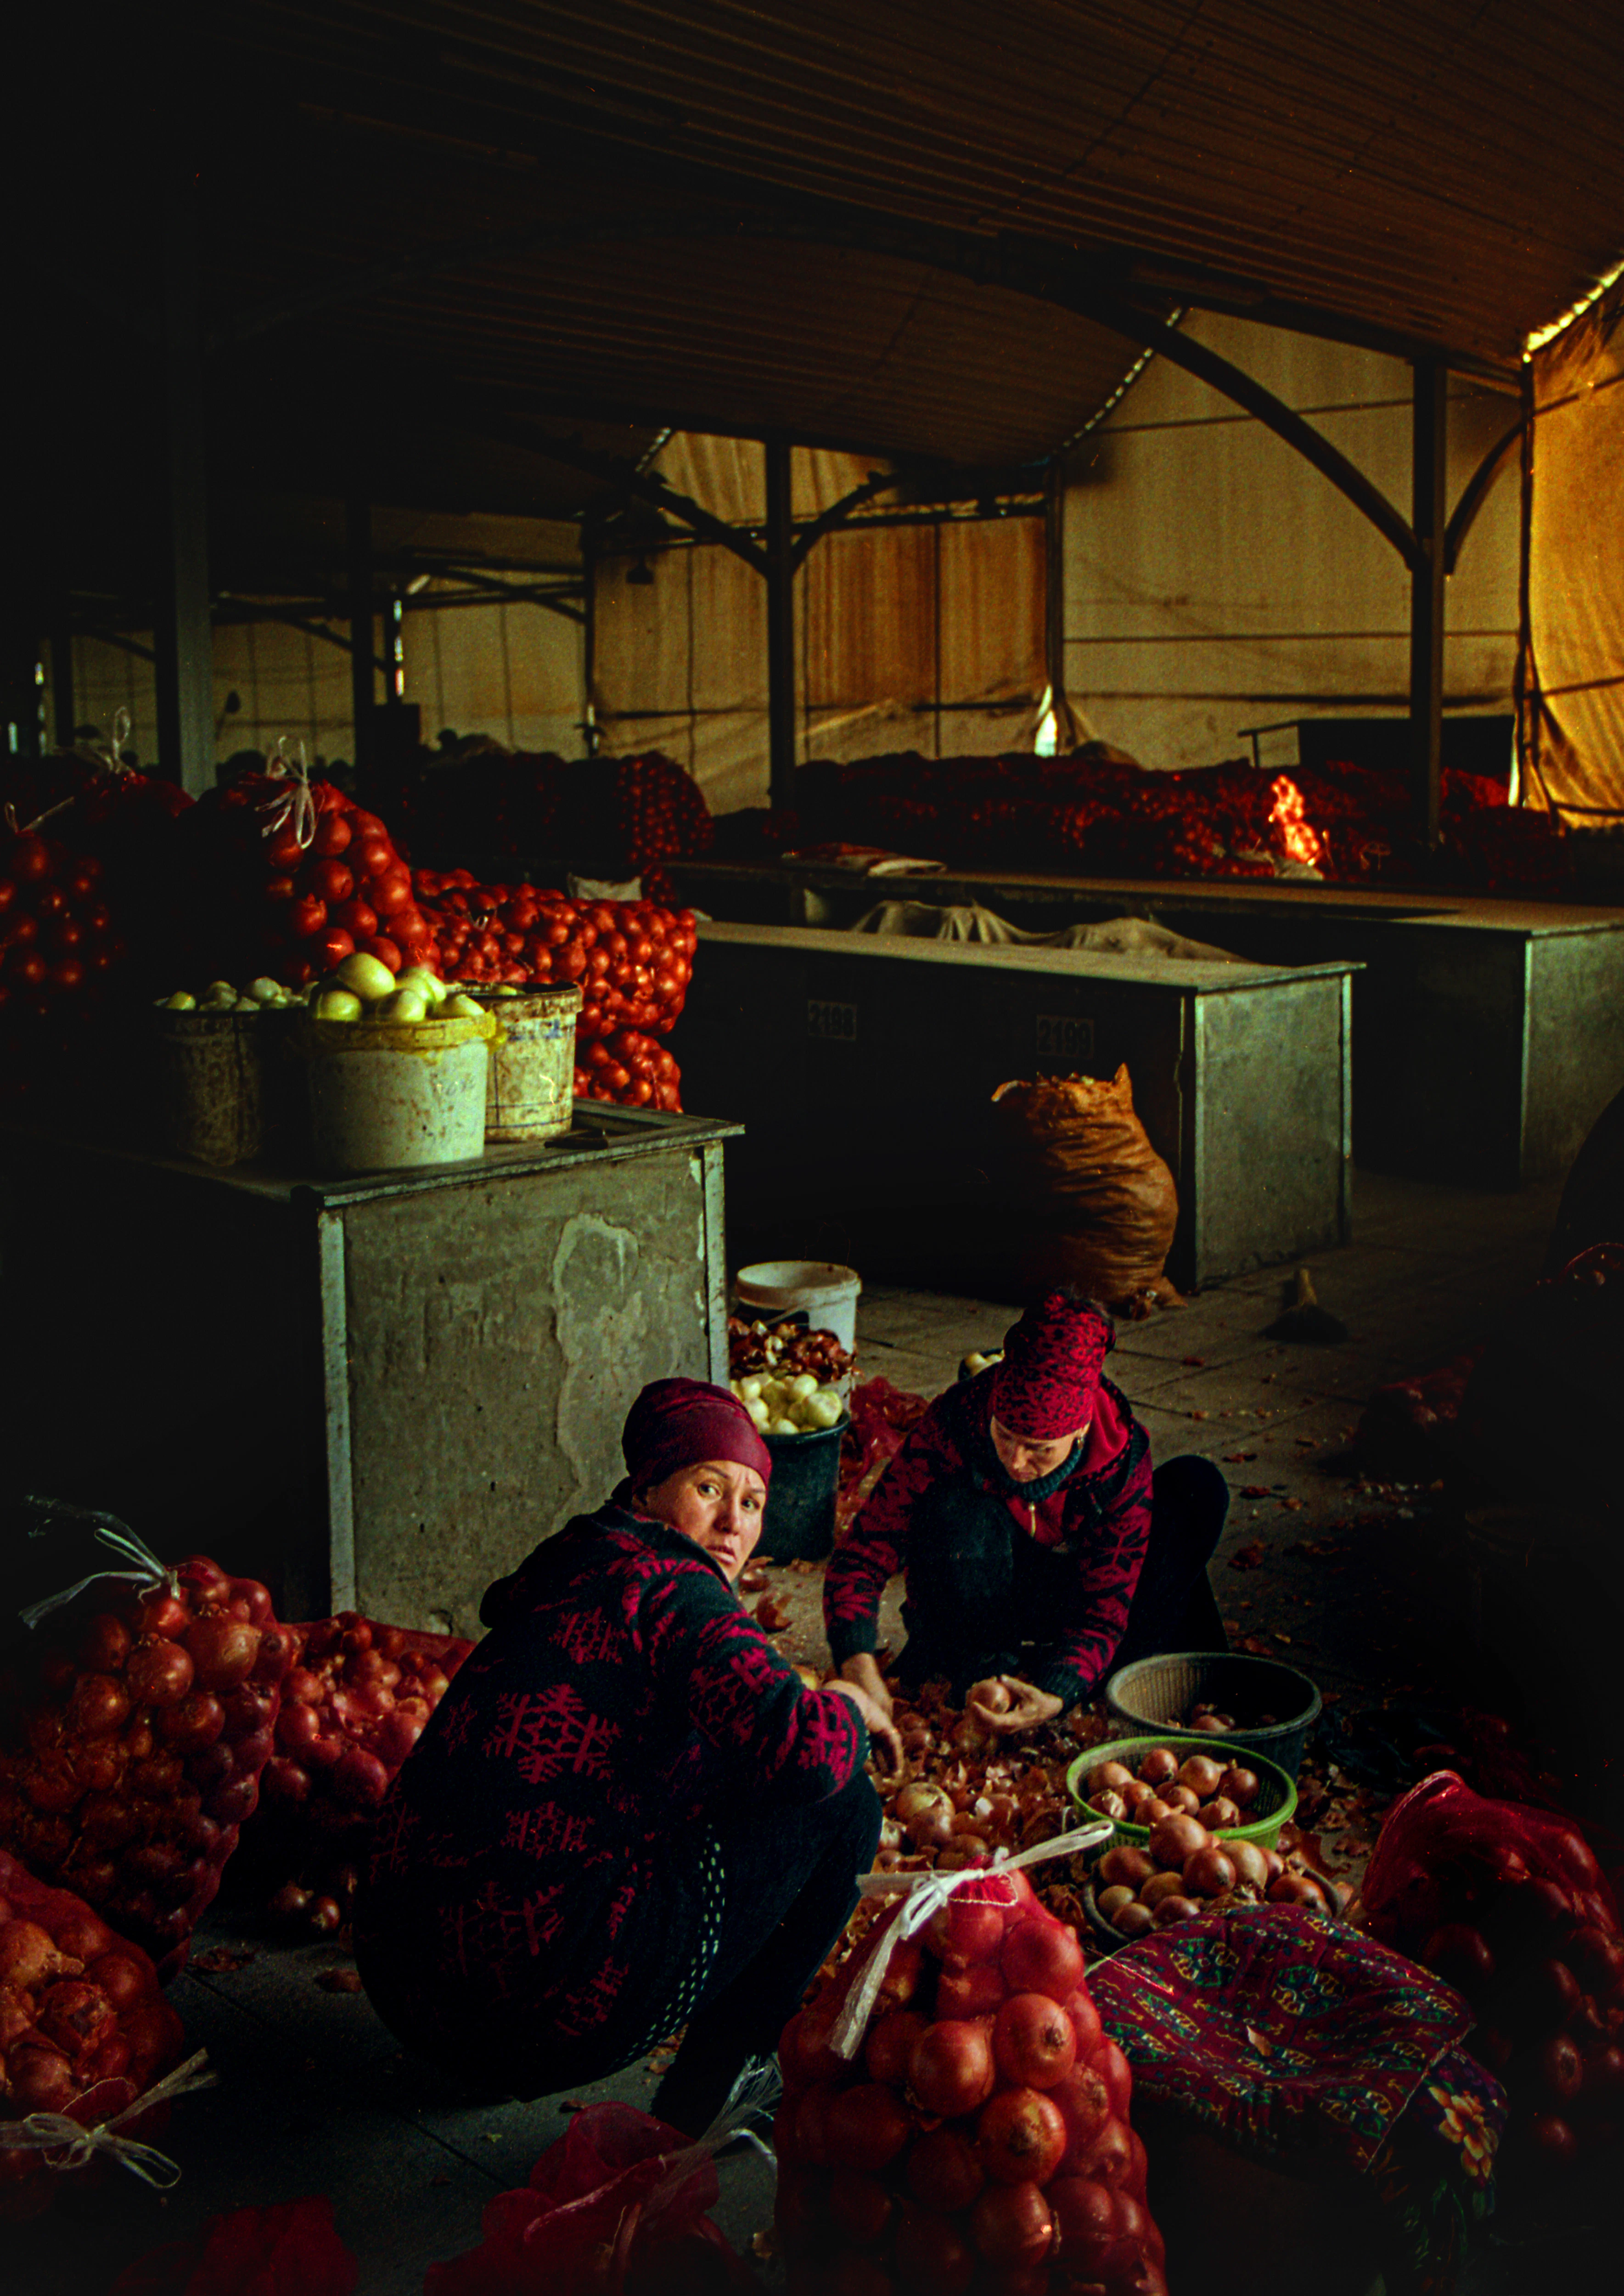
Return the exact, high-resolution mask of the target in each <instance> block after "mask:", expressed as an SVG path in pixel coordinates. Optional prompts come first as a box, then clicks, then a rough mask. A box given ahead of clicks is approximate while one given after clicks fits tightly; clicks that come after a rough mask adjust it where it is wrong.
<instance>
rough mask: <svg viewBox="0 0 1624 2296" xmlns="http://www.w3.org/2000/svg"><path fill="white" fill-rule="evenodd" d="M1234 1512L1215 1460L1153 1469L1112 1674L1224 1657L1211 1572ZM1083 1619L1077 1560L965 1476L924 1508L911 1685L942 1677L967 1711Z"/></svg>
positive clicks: (911, 1546) (904, 1668)
mask: <svg viewBox="0 0 1624 2296" xmlns="http://www.w3.org/2000/svg"><path fill="white" fill-rule="evenodd" d="M1228 1512H1229V1486H1228V1484H1227V1483H1226V1481H1225V1480H1224V1477H1223V1475H1222V1474H1221V1473H1220V1472H1219V1471H1218V1468H1217V1467H1215V1466H1214V1465H1213V1464H1212V1462H1211V1460H1210V1459H1199V1458H1196V1457H1194V1456H1186V1457H1184V1458H1178V1459H1169V1461H1168V1462H1167V1464H1166V1465H1165V1466H1161V1467H1158V1468H1157V1469H1156V1471H1155V1473H1154V1475H1153V1476H1152V1509H1151V1536H1150V1545H1149V1546H1148V1548H1147V1549H1146V1552H1145V1557H1144V1564H1143V1567H1142V1568H1141V1570H1140V1572H1139V1580H1138V1584H1137V1586H1136V1588H1135V1590H1134V1597H1133V1602H1132V1605H1131V1607H1130V1608H1129V1611H1128V1625H1127V1627H1126V1628H1125V1630H1124V1632H1123V1636H1122V1639H1121V1642H1120V1644H1118V1647H1117V1651H1116V1654H1115V1657H1114V1659H1113V1661H1112V1666H1113V1668H1114V1667H1118V1666H1127V1665H1128V1664H1129V1663H1130V1662H1131V1661H1133V1660H1135V1659H1141V1658H1150V1657H1152V1656H1153V1655H1154V1654H1155V1653H1156V1652H1159V1651H1176V1650H1190V1651H1199V1650H1216V1651H1221V1650H1223V1649H1225V1648H1226V1647H1227V1645H1226V1640H1225V1636H1224V1628H1223V1624H1222V1621H1221V1620H1220V1619H1219V1617H1218V1601H1217V1598H1216V1596H1215V1595H1214V1594H1213V1592H1212V1587H1211V1584H1210V1580H1209V1579H1208V1577H1207V1565H1208V1563H1209V1562H1210V1560H1211V1557H1212V1554H1213V1551H1214V1549H1215V1548H1216V1547H1217V1546H1218V1539H1219V1538H1220V1537H1221V1536H1222V1533H1223V1529H1224V1518H1225V1516H1226V1514H1227V1513H1228ZM1086 1615H1087V1614H1086V1611H1085V1610H1084V1609H1083V1608H1082V1607H1081V1606H1080V1605H1079V1597H1078V1594H1077V1591H1076V1565H1075V1562H1073V1561H1072V1559H1071V1558H1070V1557H1068V1556H1064V1555H1057V1554H1054V1553H1052V1552H1051V1551H1050V1550H1049V1549H1048V1548H1046V1547H1043V1546H1039V1545H1038V1542H1037V1541H1036V1540H1035V1539H1034V1538H1031V1537H1030V1536H1029V1534H1028V1533H1027V1532H1025V1531H1023V1530H1022V1529H1021V1526H1020V1525H1019V1524H1018V1523H1017V1522H1016V1521H1015V1520H1014V1517H1013V1515H1012V1514H1011V1513H1010V1511H1009V1509H1008V1507H1007V1506H1006V1505H1005V1504H1004V1502H1003V1501H1002V1500H1001V1499H999V1498H997V1497H994V1496H993V1495H992V1494H990V1493H988V1492H986V1491H982V1490H980V1489H978V1488H976V1486H975V1485H974V1484H973V1483H972V1481H971V1480H970V1479H969V1477H968V1476H964V1477H962V1478H956V1479H955V1480H952V1481H951V1482H947V1483H945V1484H943V1485H942V1486H941V1488H939V1489H938V1490H936V1491H934V1492H932V1493H931V1494H930V1495H929V1496H928V1497H926V1499H925V1500H924V1501H923V1504H922V1505H921V1506H920V1508H919V1510H918V1512H917V1513H915V1518H914V1521H913V1522H912V1523H911V1524H910V1526H909V1530H908V1571H907V1601H906V1603H905V1604H904V1606H903V1618H904V1620H905V1621H906V1626H907V1630H908V1639H907V1643H906V1647H905V1648H904V1650H903V1652H902V1656H901V1658H900V1660H899V1661H898V1675H899V1677H901V1679H902V1680H903V1681H904V1682H906V1683H909V1684H917V1683H921V1682H928V1681H931V1680H937V1679H940V1678H941V1677H947V1680H949V1681H950V1682H951V1683H952V1685H953V1689H954V1695H955V1696H956V1698H961V1699H962V1698H963V1696H964V1693H965V1691H966V1690H967V1689H968V1688H969V1686H970V1685H971V1684H972V1683H973V1682H981V1681H984V1680H985V1679H986V1678H987V1677H988V1676H989V1675H994V1674H1017V1675H1018V1674H1024V1673H1025V1672H1026V1670H1027V1669H1029V1668H1031V1667H1034V1666H1041V1665H1043V1664H1044V1663H1045V1662H1046V1661H1047V1660H1048V1659H1049V1658H1051V1657H1052V1655H1053V1654H1054V1650H1055V1646H1056V1644H1058V1643H1059V1641H1060V1640H1061V1638H1062V1636H1064V1635H1065V1633H1066V1632H1067V1631H1068V1629H1069V1628H1073V1627H1076V1626H1080V1625H1082V1624H1084V1623H1085V1621H1086Z"/></svg>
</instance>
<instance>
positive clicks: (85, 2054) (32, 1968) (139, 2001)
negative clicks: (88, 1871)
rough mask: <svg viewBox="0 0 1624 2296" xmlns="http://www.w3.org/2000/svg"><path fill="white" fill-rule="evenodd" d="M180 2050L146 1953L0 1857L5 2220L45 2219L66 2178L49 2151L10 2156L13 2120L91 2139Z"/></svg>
mask: <svg viewBox="0 0 1624 2296" xmlns="http://www.w3.org/2000/svg"><path fill="white" fill-rule="evenodd" d="M181 2049H182V2037H181V2022H180V2019H179V2018H178V2017H177V2016H176V2013H175V2012H174V2010H173V2009H171V2008H170V2007H169V2005H168V2003H167V2002H166V2001H165V2000H164V1998H163V1996H162V1995H161V1993H160V1991H159V1989H158V1972H157V1971H156V1970H155V1969H154V1968H153V1966H152V1962H151V1960H150V1959H149V1957H148V1956H147V1955H146V1954H144V1952H143V1951H142V1949H141V1948H140V1947H139V1946H138V1945H132V1944H131V1943H130V1942H129V1940H128V1939H127V1938H122V1937H120V1936H119V1935H118V1934H117V1932H116V1931H114V1930H112V1929H111V1927H110V1926H109V1924H108V1923H106V1922H104V1921H103V1920H102V1919H101V1917H100V1916H99V1915H96V1914H94V1913H93V1912H92V1910H91V1908H90V1907H88V1906H87V1905H86V1903H85V1901H84V1899H83V1898H79V1897H76V1896H75V1895H74V1894H73V1893H72V1892H71V1891H70V1890H53V1889H48V1888H47V1887H46V1886H45V1883H43V1882H39V1881H37V1880H36V1879H35V1877H34V1875H33V1874H30V1873H29V1871H28V1869H27V1867H26V1866H21V1865H20V1864H19V1863H18V1861H17V1860H16V1859H15V1858H14V1857H8V1856H7V1855H6V1854H5V1853H4V1850H0V2220H6V2219H11V2220H13V2221H14V2220H15V2219H16V2218H19V2217H28V2216H33V2215H35V2214H37V2212H38V2211H39V2210H42V2209H45V2208H48V2207H49V2206H50V2204H51V2201H52V2198H53V2193H54V2190H55V2185H56V2179H57V2176H58V2174H59V2173H62V2172H61V2171H58V2170H55V2169H53V2168H52V2167H51V2166H50V2165H49V2163H48V2162H47V2161H46V2159H45V2153H43V2152H42V2151H40V2150H37V2149H36V2148H33V2147H29V2148H27V2149H24V2148H23V2147H22V2146H21V2145H16V2144H13V2145H8V2144H7V2143H6V2130H5V2123H6V2122H7V2121H8V2120H19V2121H21V2120H25V2119H26V2118H27V2116H28V2115H29V2113H32V2112H60V2113H63V2114H65V2115H66V2116H67V2118H68V2119H69V2120H77V2121H78V2123H79V2124H80V2125H81V2127H86V2128H88V2127H90V2126H92V2125H94V2123H95V2122H97V2121H102V2120H111V2119H112V2118H113V2117H114V2116H115V2115H116V2114H119V2113H121V2112H125V2111H126V2110H127V2107H128V2106H130V2105H131V2104H133V2103H135V2101H136V2099H137V2098H139V2097H143V2096H144V2095H145V2094H146V2092H147V2091H148V2089H150V2088H151V2087H152V2085H153V2083H154V2082H155V2081H156V2080H157V2079H159V2077H160V2075H161V2074H163V2073H165V2072H167V2071H168V2069H169V2068H170V2066H171V2065H174V2064H176V2063H177V2062H179V2059H180V2055H181ZM162 2109H163V2108H161V2107H158V2108H155V2110H156V2111H159V2112H161V2111H162ZM132 2129H134V2130H135V2133H136V2134H137V2135H143V2134H150V2133H152V2130H151V2123H150V2122H149V2118H148V2116H147V2115H146V2114H145V2113H144V2114H143V2115H142V2120H141V2124H140V2125H137V2124H135V2123H134V2122H127V2123H126V2124H125V2125H124V2127H123V2128H122V2129H121V2130H120V2134H121V2135H124V2136H128V2135H129V2134H130V2133H131V2131H132ZM59 2150H60V2148H59Z"/></svg>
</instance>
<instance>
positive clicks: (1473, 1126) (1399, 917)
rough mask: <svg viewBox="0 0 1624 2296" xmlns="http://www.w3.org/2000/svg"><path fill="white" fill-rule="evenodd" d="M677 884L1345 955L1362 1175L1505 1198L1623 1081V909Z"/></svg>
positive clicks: (690, 873) (1304, 956)
mask: <svg viewBox="0 0 1624 2296" xmlns="http://www.w3.org/2000/svg"><path fill="white" fill-rule="evenodd" d="M676 876H677V881H678V886H679V890H680V892H681V896H682V898H684V899H685V900H687V901H690V902H692V903H693V904H694V905H695V906H697V907H699V908H701V909H703V910H706V911H708V912H709V913H710V914H712V915H715V916H718V917H726V918H730V919H733V920H735V921H737V922H750V923H759V924H791V925H808V926H816V927H820V928H827V927H839V926H849V925H850V924H852V923H854V922H856V921H857V918H858V917H859V916H861V915H862V914H863V913H864V912H865V910H867V909H869V908H872V907H873V906H874V904H875V902H876V901H881V900H912V901H931V902H937V903H939V904H941V905H943V906H947V905H948V904H950V903H956V902H976V901H979V902H980V904H981V905H982V906H984V907H987V908H989V909H992V910H994V911H996V912H997V914H999V915H1000V916H1002V917H1005V918H1006V919H1007V920H1008V921H1009V922H1010V923H1012V924H1014V925H1017V926H1019V927H1021V929H1022V930H1024V931H1037V932H1047V931H1054V930H1055V929H1056V928H1058V927H1060V926H1062V925H1067V924H1073V923H1084V922H1097V921H1102V920H1103V919H1105V918H1108V917H1117V916H1123V915H1132V916H1140V917H1147V918H1150V919H1152V921H1153V922H1156V923H1158V924H1161V925H1165V926H1167V927H1168V928H1169V930H1171V931H1175V932H1180V933H1185V934H1188V935H1191V936H1193V938H1195V939H1201V940H1205V941H1213V942H1217V943H1218V944H1219V945H1220V946H1221V947H1224V948H1226V949H1229V950H1231V951H1233V952H1234V954H1235V955H1240V956H1245V957H1248V958H1250V959H1251V960H1252V961H1253V962H1254V963H1256V964H1278V965H1292V966H1301V965H1311V964H1325V963H1328V962H1334V961H1336V960H1338V959H1346V960H1352V961H1355V962H1357V964H1359V965H1361V966H1362V967H1363V968H1364V970H1363V972H1362V975H1361V977H1360V979H1359V980H1358V981H1357V984H1356V986H1355V988H1354V996H1353V1060H1354V1087H1355V1101H1356V1106H1357V1119H1356V1124H1355V1130H1354V1152H1355V1154H1356V1156H1357V1160H1358V1161H1359V1162H1360V1164H1361V1165H1365V1166H1367V1167H1369V1168H1370V1169H1373V1170H1379V1171H1389V1172H1399V1173H1407V1174H1411V1175H1414V1176H1415V1177H1416V1178H1421V1179H1437V1180H1444V1181H1447V1182H1448V1183H1450V1184H1451V1185H1461V1184H1463V1183H1464V1184H1467V1185H1476V1186H1485V1187H1502V1188H1514V1187H1521V1186H1523V1185H1527V1184H1528V1183H1529V1182H1530V1181H1535V1180H1544V1179H1556V1178H1560V1177H1562V1176H1563V1175H1564V1174H1565V1173H1566V1171H1567V1169H1568V1167H1569V1166H1570V1165H1571V1162H1572V1160H1573V1159H1574V1157H1575V1156H1576V1155H1577V1154H1578V1152H1579V1148H1580V1147H1581V1146H1582V1144H1583V1143H1584V1140H1585V1137H1586V1136H1587V1133H1588V1132H1589V1129H1590V1128H1591V1126H1592V1124H1594V1123H1595V1119H1596V1118H1597V1116H1598V1115H1599V1114H1600V1113H1601V1111H1602V1110H1603V1108H1604V1107H1605V1106H1606V1104H1607V1103H1608V1102H1609V1101H1610V1100H1611V1099H1612V1096H1613V1095H1614V1094H1615V1093H1616V1092H1617V1091H1618V1090H1619V1088H1620V1086H1624V909H1618V908H1604V907H1583V906H1577V905H1570V904H1567V903H1563V902H1544V901H1532V900H1525V899H1522V898H1518V897H1509V898H1497V897H1496V896H1494V895H1490V894H1487V893H1472V892H1459V891H1431V890H1417V891H1415V892H1413V893H1396V892H1381V891H1374V890H1363V889H1360V888H1357V887H1352V886H1345V885H1326V884H1320V883H1317V882H1315V881H1308V880H1293V879H1273V880H1263V881H1259V880H1258V879H1242V878H1208V879H1182V880H1178V881H1169V880H1168V879H1165V878H1108V877H1087V876H1065V875H1061V874H1058V873H1056V874H1052V875H1051V874H1047V873H1039V872H1021V871H1005V870H953V871H933V872H931V873H913V874H909V873H901V874H898V875H886V876H884V877H877V878H876V877H864V876H859V875H854V874H853V873H851V872H850V871H849V870H840V869H836V868H831V867H828V866H824V867H815V866H811V865H792V866H791V865H778V864H774V865H727V864H722V863H709V862H704V863H696V862H686V863H684V864H683V865H681V866H680V867H679V868H678V869H677V872H676Z"/></svg>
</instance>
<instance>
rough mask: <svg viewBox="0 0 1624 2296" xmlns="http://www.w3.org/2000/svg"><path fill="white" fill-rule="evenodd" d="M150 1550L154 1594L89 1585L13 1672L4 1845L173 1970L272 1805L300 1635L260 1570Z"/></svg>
mask: <svg viewBox="0 0 1624 2296" xmlns="http://www.w3.org/2000/svg"><path fill="white" fill-rule="evenodd" d="M125 1536H126V1538H127V1534H126V1535H125ZM137 1546H138V1542H135V1541H133V1540H130V1541H129V1542H128V1545H127V1546H126V1547H125V1548H124V1552H125V1553H126V1554H128V1553H129V1552H131V1551H132V1550H133V1549H135V1548H137ZM141 1551H142V1552H143V1553H144V1550H141ZM146 1561H147V1562H148V1563H150V1565H151V1568H150V1570H146V1571H145V1572H144V1578H145V1591H144V1592H139V1593H129V1594H127V1595H124V1596H122V1597H121V1598H119V1599H111V1600H110V1599H108V1598H107V1596H106V1595H105V1593H104V1591H103V1590H102V1589H96V1590H94V1591H87V1592H86V1593H82V1594H81V1595H79V1597H78V1599H77V1600H75V1601H73V1602H70V1603H66V1604H64V1605H62V1607H61V1608H58V1609H55V1610H53V1611H52V1612H51V1615H50V1616H49V1617H47V1618H45V1620H42V1622H41V1623H40V1625H39V1626H38V1627H37V1628H36V1629H35V1633H36V1635H37V1639H38V1645H39V1646H38V1647H37V1649H30V1650H29V1651H27V1652H25V1653H24V1655H23V1657H22V1659H21V1661H19V1663H18V1665H17V1667H16V1668H15V1669H12V1680H11V1682H10V1683H9V1684H8V1685H6V1690H5V1693H3V1694H0V1848H4V1849H9V1850H11V1851H12V1853H13V1854H14V1855H15V1856H17V1857H20V1858H21V1859H22V1861H23V1862H24V1863H25V1864H26V1865H27V1866H29V1869H30V1870H31V1871H32V1872H34V1873H35V1874H38V1875H40V1876H41V1877H42V1878H43V1879H46V1880H49V1881H51V1882H55V1883H59V1884H60V1885H61V1886H62V1887H64V1888H67V1889H71V1890H75V1891H77V1892H78V1895H79V1896H80V1897H82V1898H85V1899H86V1901H87V1902H88V1903H89V1904H90V1905H92V1906H93V1907H95V1909H96V1911H97V1912H98V1913H100V1914H102V1915H104V1916H105V1917H106V1918H107V1919H108V1920H109V1921H111V1922H112V1923H115V1924H116V1925H117V1927H118V1928H119V1931H120V1932H121V1933H122V1934H123V1935H124V1936H126V1937H128V1938H130V1939H133V1940H134V1941H135V1943H137V1944H139V1945H140V1946H142V1947H143V1948H144V1949H145V1950H146V1951H147V1952H149V1953H151V1954H152V1956H153V1957H154V1959H155V1960H156V1961H157V1962H158V1964H159V1968H160V1973H161V1974H162V1975H163V1976H164V1977H166V1978H168V1977H169V1976H172V1975H173V1974H174V1972H176V1970H177V1969H178V1968H179V1967H180V1966H181V1964H182V1963H183V1962H184V1961H185V1956H186V1950H187V1947H188V1944H189V1941H190V1939H191V1935H192V1931H193V1926H194V1925H195V1923H196V1922H197V1920H198V1917H199V1915H201V1913H202V1911H203V1909H204V1907H206V1906H208V1905H209V1903H210V1902H211V1901H212V1899H213V1898H214V1896H215V1893H216V1892H217V1890H218V1888H219V1886H220V1874H221V1871H222V1868H223V1867H224V1866H225V1864H226V1859H227V1858H228V1857H230V1855H231V1853H232V1851H233V1850H234V1849H235V1847H236V1842H237V1834H238V1830H239V1828H240V1827H241V1825H242V1822H243V1820H244V1819H245V1818H247V1817H248V1816H250V1815H251V1813H252V1811H253V1809H254V1808H255V1806H256V1804H257V1802H258V1798H259V1777H260V1773H261V1771H262V1770H263V1769H264V1767H265V1765H266V1763H267V1761H268V1760H269V1759H270V1756H271V1751H272V1744H273V1739H272V1732H273V1728H274V1726H275V1720H276V1712H277V1708H278V1705H279V1702H280V1699H281V1685H282V1679H283V1676H284V1675H285V1674H286V1672H287V1670H288V1668H289V1666H290V1665H291V1662H292V1657H293V1641H292V1637H291V1636H290V1635H289V1634H288V1632H287V1631H286V1629H285V1628H283V1627H281V1626H280V1625H278V1623H277V1621H276V1619H275V1616H274V1614H273V1611H272V1608H271V1597H270V1595H269V1592H268V1591H267V1588H266V1587H263V1586H261V1585H260V1583H259V1581H258V1579H234V1578H231V1577H229V1576H228V1575H227V1573H226V1571H224V1570H221V1569H220V1567H219V1565H218V1564H217V1563H216V1562H211V1561H210V1560H209V1558H208V1557H207V1556H205V1555H194V1556H193V1558H192V1559H191V1560H190V1561H189V1562H183V1563H181V1564H179V1565H178V1566H177V1567H176V1568H174V1569H168V1570H167V1569H165V1568H164V1566H163V1565H161V1564H160V1563H158V1562H156V1561H155V1560H154V1559H153V1558H152V1557H151V1556H147V1557H146ZM119 1575H122V1576H129V1575H131V1574H128V1573H123V1574H119Z"/></svg>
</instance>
